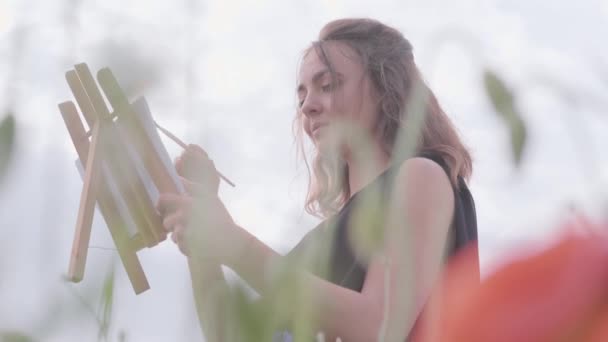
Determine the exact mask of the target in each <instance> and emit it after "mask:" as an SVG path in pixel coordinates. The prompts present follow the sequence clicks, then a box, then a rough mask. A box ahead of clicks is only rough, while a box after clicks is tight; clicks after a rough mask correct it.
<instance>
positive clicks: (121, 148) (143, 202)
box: [59, 64, 183, 294]
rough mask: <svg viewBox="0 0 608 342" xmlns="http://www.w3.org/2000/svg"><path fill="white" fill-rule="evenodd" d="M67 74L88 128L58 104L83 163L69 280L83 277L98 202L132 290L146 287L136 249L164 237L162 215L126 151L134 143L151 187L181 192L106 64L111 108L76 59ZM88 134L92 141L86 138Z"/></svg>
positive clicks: (103, 74)
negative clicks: (130, 230)
mask: <svg viewBox="0 0 608 342" xmlns="http://www.w3.org/2000/svg"><path fill="white" fill-rule="evenodd" d="M66 79H67V82H68V85H69V87H70V89H71V90H72V93H73V94H74V97H75V99H76V102H77V104H78V107H80V110H81V112H82V115H83V117H84V119H85V121H86V123H87V126H88V127H89V129H90V131H88V132H87V131H86V130H85V128H84V124H83V122H82V120H81V119H80V115H79V113H78V111H77V109H76V106H75V105H74V103H73V102H71V101H67V102H63V103H61V104H59V110H60V112H61V114H62V116H63V119H64V121H65V124H66V126H67V128H68V132H69V134H70V137H71V138H72V141H73V143H74V146H75V148H76V151H77V153H78V157H79V158H80V162H81V163H82V165H85V170H84V172H85V174H84V184H83V188H82V194H81V198H80V208H79V211H78V219H77V223H76V233H75V236H74V242H73V245H72V254H71V259H70V265H69V270H68V277H69V279H70V280H71V281H74V282H79V281H80V280H82V278H83V276H84V269H85V263H86V258H87V250H88V247H89V240H90V235H91V224H92V220H93V213H94V212H95V205H96V203H97V204H99V210H100V212H101V214H102V216H103V218H104V220H105V222H106V224H107V226H108V228H109V230H110V233H111V235H112V239H113V240H114V243H115V244H116V248H117V250H118V254H119V255H120V259H121V261H122V263H123V265H124V267H125V270H126V272H127V275H128V277H129V279H130V281H131V284H132V285H133V289H134V290H135V293H136V294H140V293H142V292H144V291H146V290H148V289H149V288H150V285H149V284H148V281H147V279H146V276H145V274H144V272H143V269H142V267H141V264H140V262H139V259H138V258H137V254H136V253H137V251H139V250H141V249H143V248H145V247H152V246H155V245H156V244H158V243H159V242H161V241H163V240H165V239H166V237H167V234H166V232H165V231H164V229H163V227H162V222H161V219H160V216H159V215H158V213H157V212H156V210H155V208H154V203H153V202H152V200H151V198H150V195H149V194H148V192H147V190H146V187H145V185H144V183H143V181H142V179H141V176H140V175H139V174H138V172H137V168H136V165H135V161H134V160H133V158H132V155H130V154H129V152H128V151H129V148H133V149H134V150H135V151H136V153H137V155H139V156H141V161H142V162H143V165H144V167H145V171H147V172H148V173H149V176H150V178H151V179H152V181H153V182H154V186H155V187H156V188H157V189H158V191H160V192H168V193H180V192H181V191H183V190H182V188H180V186H181V184H179V183H178V184H176V183H175V182H174V181H172V178H171V175H170V173H169V170H168V169H167V167H166V165H164V164H163V161H162V160H161V158H160V156H159V155H158V153H157V151H156V150H155V146H154V145H153V143H152V140H151V139H150V136H149V135H148V134H149V133H146V128H145V127H144V124H145V123H144V122H142V120H141V119H139V118H138V115H136V113H135V112H134V109H133V107H132V105H131V104H130V103H129V101H128V99H127V97H126V96H125V94H124V93H123V91H122V90H121V88H120V86H119V85H118V82H117V81H116V79H115V77H114V76H113V75H112V72H111V71H110V70H109V69H108V68H104V69H101V70H100V71H99V72H98V74H97V80H98V82H99V85H100V86H101V89H103V92H104V93H105V96H106V99H107V101H108V102H109V103H110V105H111V106H112V109H113V111H112V112H110V110H109V109H108V107H107V106H106V103H105V101H104V98H103V96H102V94H101V91H100V90H99V88H98V87H97V85H96V83H95V80H94V79H93V76H92V74H91V72H90V70H89V68H88V66H87V65H86V64H78V65H76V66H75V70H70V71H68V72H67V73H66ZM89 138H90V141H89ZM111 182H115V186H114V189H118V192H119V194H120V196H121V197H122V198H123V199H124V204H126V209H127V211H128V216H130V219H131V220H132V222H133V223H134V226H135V227H136V228H137V233H136V234H135V235H134V236H130V235H129V233H128V230H127V229H126V227H127V224H128V222H127V220H128V219H129V217H125V216H126V215H125V214H124V208H123V211H122V213H121V208H120V206H119V204H118V203H117V201H116V197H115V194H113V193H112V191H111V189H112V184H111Z"/></svg>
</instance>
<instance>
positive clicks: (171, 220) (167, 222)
mask: <svg viewBox="0 0 608 342" xmlns="http://www.w3.org/2000/svg"><path fill="white" fill-rule="evenodd" d="M185 223H186V220H185V217H184V212H183V210H181V209H178V210H176V211H175V212H173V213H172V214H169V215H167V216H165V218H164V219H163V228H165V230H166V231H167V232H175V229H176V228H175V227H177V226H178V225H179V226H183V225H184V224H185Z"/></svg>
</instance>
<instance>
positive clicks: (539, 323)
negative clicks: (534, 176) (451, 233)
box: [413, 220, 608, 342]
mask: <svg viewBox="0 0 608 342" xmlns="http://www.w3.org/2000/svg"><path fill="white" fill-rule="evenodd" d="M582 226H583V228H586V230H588V231H589V233H588V234H586V235H574V234H569V235H566V236H564V237H563V238H561V239H560V240H559V241H558V242H557V243H555V244H554V245H552V246H551V247H549V248H546V249H544V250H542V251H540V252H536V253H534V254H532V255H529V256H527V257H523V258H519V259H517V260H515V261H512V262H510V263H508V264H506V265H504V266H503V267H501V268H500V269H498V270H497V271H495V272H494V273H493V274H492V275H490V276H488V277H487V278H486V279H485V280H484V281H482V283H481V285H479V284H476V283H475V282H474V281H473V277H471V274H472V272H473V269H472V268H473V263H472V261H473V260H474V259H473V258H474V257H475V256H476V253H477V251H476V249H477V247H476V246H474V245H472V246H471V247H470V248H468V249H466V250H464V251H462V253H460V254H459V255H458V256H457V257H456V258H454V259H453V260H452V262H450V264H449V266H448V267H447V269H446V272H445V273H444V276H443V278H442V281H441V282H440V285H439V286H438V287H437V289H436V291H435V292H434V294H433V296H432V297H431V299H430V301H429V305H428V307H427V309H426V310H425V312H424V314H423V316H422V317H421V319H420V321H419V322H418V326H417V328H416V330H415V332H414V333H415V336H414V339H413V341H417V342H420V341H423V342H426V341H442V342H452V341H466V342H477V341H479V342H482V341H483V342H486V341H518V342H526V341H530V342H532V341H535V342H543V341H589V342H600V341H608V236H607V235H606V232H608V224H592V223H590V222H587V221H584V220H583V223H582ZM565 228H566V229H567V230H573V231H574V230H577V229H580V225H576V226H575V225H569V226H566V227H565ZM579 231H580V230H579ZM602 234H603V235H602Z"/></svg>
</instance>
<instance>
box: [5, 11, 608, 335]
mask: <svg viewBox="0 0 608 342" xmlns="http://www.w3.org/2000/svg"><path fill="white" fill-rule="evenodd" d="M81 2H83V3H82V4H81V6H80V7H77V10H76V12H75V13H74V12H73V11H68V10H66V5H70V6H71V5H74V4H79V3H81ZM184 2H185V4H183V3H182V2H175V1H173V2H168V1H149V0H146V1H144V0H138V1H124V0H123V1H118V0H106V1H103V2H98V4H94V2H92V1H78V0H71V1H64V2H49V1H42V0H37V1H36V0H13V1H7V0H4V1H2V0H0V108H3V107H4V106H5V105H6V104H7V103H8V99H7V91H5V90H6V89H8V88H9V83H10V84H12V86H13V87H14V89H16V97H15V98H14V100H15V101H16V118H17V125H18V131H17V134H18V145H17V149H16V155H15V158H14V160H13V164H12V168H11V170H10V173H9V175H8V178H7V179H5V183H4V184H1V185H0V231H1V232H2V236H3V238H2V239H1V240H0V303H1V304H0V331H2V330H6V329H11V330H21V331H32V330H33V329H35V328H36V327H39V326H40V325H41V323H40V322H41V321H42V320H45V319H48V318H49V317H51V318H52V319H54V320H53V321H52V322H51V323H50V324H51V328H49V329H50V330H49V334H48V338H47V339H45V340H48V341H68V340H69V341H71V340H74V341H82V340H93V339H96V333H97V331H96V323H95V321H94V320H93V319H92V316H91V315H89V314H88V313H86V312H83V311H82V310H81V309H80V307H81V306H80V304H79V303H78V302H77V300H76V299H75V297H74V295H73V293H74V292H76V293H79V294H80V295H82V296H83V297H86V296H87V294H92V296H97V293H99V289H100V286H101V283H102V277H103V275H104V274H105V273H106V272H107V270H108V269H109V267H110V265H111V262H112V260H114V261H117V259H118V258H117V255H116V254H115V253H114V252H112V251H108V250H103V249H92V250H90V252H89V259H88V264H87V273H86V275H85V280H84V281H83V282H82V283H80V284H78V285H72V284H67V285H66V284H65V283H63V282H62V281H61V280H60V277H61V275H62V274H64V273H65V272H66V270H67V265H68V260H69V253H70V247H71V243H72V237H73V232H74V225H75V222H76V214H77V210H78V201H79V196H80V189H81V186H82V183H81V181H80V178H79V175H78V172H77V170H76V168H75V167H74V164H73V161H74V159H75V157H76V154H75V150H74V148H73V146H72V143H71V141H70V140H69V137H68V135H67V130H66V129H65V126H64V124H63V121H62V119H61V117H60V114H59V111H58V109H57V104H58V103H60V102H63V101H65V100H69V99H71V93H70V92H69V89H68V87H67V83H66V82H65V80H64V78H63V74H64V72H65V71H67V70H68V69H69V68H71V67H72V65H74V64H77V63H80V62H86V63H88V64H89V65H90V66H91V67H92V69H94V70H98V69H99V68H101V67H104V66H110V67H111V68H112V69H113V70H114V71H115V73H116V74H117V76H118V78H119V81H121V82H122V83H123V84H124V85H135V81H137V80H141V79H142V77H144V78H145V79H146V81H147V82H146V83H145V84H144V87H143V88H139V91H138V94H144V95H145V96H146V98H147V100H148V102H149V103H150V106H151V110H152V112H153V115H155V117H156V119H157V121H159V122H160V123H161V124H163V125H164V126H165V127H166V128H168V129H170V130H171V131H173V132H174V133H175V134H176V135H178V136H180V137H182V138H183V139H184V140H186V141H188V142H193V143H198V144H201V145H202V146H203V147H204V148H205V149H206V150H207V151H208V152H209V154H210V155H211V157H212V158H213V159H214V161H215V163H216V165H217V167H218V169H219V170H220V171H221V172H222V173H224V174H225V175H226V176H228V177H229V178H231V179H232V180H233V181H235V182H236V183H237V187H236V188H230V187H228V186H226V185H225V184H222V186H221V188H220V192H221V197H222V198H223V199H224V200H225V202H226V205H227V206H228V208H229V209H230V211H231V212H232V214H233V216H234V217H235V219H236V220H237V222H238V223H239V224H240V225H242V226H244V227H245V228H247V229H248V230H250V231H252V232H253V233H255V234H256V235H257V236H258V237H259V238H260V239H262V240H263V241H265V242H267V243H268V244H269V245H270V246H272V247H273V248H275V249H276V250H278V251H280V252H285V251H287V250H289V248H290V247H291V246H293V245H294V244H295V243H296V242H297V241H298V239H299V238H300V237H301V236H302V235H303V234H304V233H305V232H306V231H307V230H308V229H310V228H312V227H313V226H314V225H315V223H316V220H315V219H313V218H311V217H309V216H308V215H307V214H305V213H304V211H303V209H302V207H303V200H304V191H305V186H306V184H305V181H306V171H305V167H304V165H303V164H301V163H299V164H297V165H299V166H298V167H297V168H296V160H295V149H294V147H293V145H292V136H291V120H292V118H293V113H294V108H295V97H294V92H293V90H294V85H295V75H296V71H297V63H298V60H299V57H300V53H301V51H302V50H303V49H304V48H305V47H306V46H307V45H308V44H309V42H310V41H312V40H314V39H315V37H316V35H317V32H318V30H319V29H320V28H321V27H322V25H323V24H325V23H326V22H328V21H329V20H331V19H335V18H340V17H347V16H369V17H373V18H377V19H379V20H381V21H384V22H386V23H387V24H390V25H393V26H395V27H397V28H398V29H400V30H402V32H403V33H404V34H405V36H406V37H408V39H410V41H411V42H412V43H413V45H414V49H415V50H414V52H415V57H416V59H417V63H418V65H419V67H420V68H421V70H422V72H423V74H424V75H425V77H426V79H427V80H428V82H429V83H430V85H431V88H432V89H433V90H434V91H435V92H436V94H437V96H438V98H439V100H440V102H441V104H442V105H443V107H444V109H445V110H446V111H447V113H448V115H450V116H451V117H452V118H453V120H454V122H455V124H456V126H457V127H458V129H459V131H460V132H461V134H462V136H463V139H464V140H465V142H466V143H467V144H468V146H470V148H471V151H472V153H473V155H474V158H475V164H474V176H473V179H472V181H471V189H472V192H473V195H474V197H475V200H476V203H477V213H478V223H479V235H480V253H481V263H482V272H484V273H485V274H487V273H488V272H490V271H491V270H492V268H493V267H495V266H496V265H498V264H500V263H502V262H504V261H506V260H509V258H510V257H511V255H512V253H513V252H514V251H516V250H519V249H520V248H521V247H523V246H532V245H533V246H537V245H539V244H541V245H542V244H545V243H548V242H550V241H551V240H552V239H555V238H556V237H558V236H559V230H558V229H557V227H558V222H559V221H563V220H565V219H567V218H568V217H569V215H570V214H569V211H568V210H569V209H568V208H570V207H572V206H573V207H576V208H577V209H578V210H580V211H583V212H585V213H587V214H588V215H591V216H593V217H596V218H597V217H600V214H601V211H602V210H603V212H604V213H606V210H607V208H608V153H606V151H605V146H608V134H607V132H608V117H607V116H606V110H605V109H606V108H608V97H607V96H606V95H605V94H606V91H607V90H608V50H607V48H606V46H605V44H603V42H604V40H605V38H604V37H607V36H608V26H607V25H606V22H608V1H606V0H586V1H569V2H561V3H560V4H559V5H558V4H557V3H556V2H555V1H549V0H546V1H545V0H535V1H524V0H521V1H512V0H510V1H481V0H468V1H458V2H455V1H438V0H431V1H428V0H427V1H413V0H410V1H383V0H377V1H374V2H373V5H372V4H370V2H368V1H337V0H336V1H329V0H326V1H321V0H317V1H306V2H302V1H298V2H295V1H279V0H266V1H263V0H259V1H207V2H201V3H200V4H198V2H197V4H196V5H194V6H190V5H189V3H190V2H189V1H184ZM192 2H195V1H192ZM64 3H65V4H64ZM189 6H190V7H189ZM66 19H67V20H66ZM15 42H19V43H20V44H15ZM17 46H20V48H21V50H20V51H21V53H20V54H19V55H18V57H17V58H15V56H14V54H13V52H14V51H15V49H16V47H17ZM484 66H489V67H491V68H493V69H494V70H496V71H497V72H498V73H499V74H500V75H501V76H502V77H503V78H504V80H505V81H506V82H507V83H508V84H509V85H510V86H511V87H512V88H513V89H514V91H515V92H516V94H517V102H518V105H519V106H520V108H521V109H522V113H523V118H524V120H525V121H526V123H527V125H528V128H529V132H530V140H529V145H528V149H527V150H526V154H525V157H524V163H523V165H522V167H521V169H519V170H516V169H514V168H513V167H512V165H511V164H510V155H509V142H508V133H507V131H506V130H505V127H504V125H503V124H502V122H501V121H500V119H499V117H498V116H497V115H495V114H494V112H493V111H492V108H491V106H490V104H489V102H488V100H487V98H486V97H485V95H484V92H483V88H482V86H481V85H482V83H481V71H482V69H483V67H484ZM547 80H548V81H547ZM188 84H190V85H191V86H192V87H191V88H190V89H191V90H190V92H188V91H187V85H188ZM3 115H4V113H2V114H0V117H2V116H3ZM165 143H166V146H167V148H168V149H169V151H170V153H171V155H172V156H176V155H178V153H179V148H178V147H177V146H175V145H174V144H173V143H171V142H170V141H168V140H167V141H166V142H165ZM91 245H92V246H98V247H109V248H111V247H112V241H111V239H110V236H109V234H108V232H107V229H106V227H105V225H104V224H103V221H102V220H99V216H98V217H97V219H96V221H95V225H94V227H93V235H92V239H91ZM139 256H140V259H141V262H142V264H143V267H144V270H145V272H146V274H147V276H148V280H149V282H150V284H151V287H152V288H151V290H150V291H148V292H146V293H144V294H142V295H140V296H135V295H134V293H133V291H132V289H131V286H130V284H129V282H128V279H127V278H126V275H125V273H124V269H123V267H122V265H121V264H120V263H118V262H117V263H116V272H117V275H116V276H117V279H116V286H117V288H116V290H115V307H114V310H115V312H114V321H113V328H112V331H111V334H112V338H113V339H114V338H115V337H116V336H117V333H118V332H119V331H121V330H125V331H126V334H127V338H128V340H129V341H165V340H189V339H192V338H195V337H198V334H199V332H198V327H197V326H196V324H195V322H196V318H195V313H194V307H193V303H192V300H191V292H190V283H189V275H188V273H187V266H186V263H185V260H184V258H183V257H182V256H181V255H180V254H179V252H178V250H177V248H176V247H175V246H174V245H173V244H172V243H171V242H165V243H163V244H161V245H159V246H158V247H155V248H154V249H151V250H144V251H142V252H140V253H139ZM86 298H87V299H85V300H88V301H89V302H90V303H91V305H93V306H95V307H96V306H97V297H86ZM79 310H80V311H79Z"/></svg>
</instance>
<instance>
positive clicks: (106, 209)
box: [59, 101, 150, 294]
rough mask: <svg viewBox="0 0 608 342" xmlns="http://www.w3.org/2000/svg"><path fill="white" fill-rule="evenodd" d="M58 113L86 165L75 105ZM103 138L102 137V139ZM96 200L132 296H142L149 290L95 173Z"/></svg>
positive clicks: (120, 220) (85, 147) (86, 145)
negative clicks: (125, 273)
mask: <svg viewBox="0 0 608 342" xmlns="http://www.w3.org/2000/svg"><path fill="white" fill-rule="evenodd" d="M59 111H60V112H61V115H62V117H63V120H64V121H65V124H66V126H67V128H68V132H69V134H70V137H71V138H72V141H73V142H74V147H75V148H76V152H77V154H78V157H79V158H80V160H81V162H82V163H83V164H84V165H86V164H87V160H88V153H89V141H88V139H82V137H84V136H85V134H86V133H85V129H84V126H83V124H82V121H81V120H80V116H79V114H78V111H77V110H76V106H75V105H74V103H72V102H71V101H67V102H63V103H61V104H59ZM102 139H103V137H102ZM97 201H98V203H99V209H100V212H101V214H102V216H103V218H104V220H105V222H106V224H107V226H108V229H109V230H110V234H111V236H112V239H113V240H114V244H115V245H116V248H117V250H118V254H119V256H120V259H121V261H122V263H123V265H124V267H125V270H126V272H127V275H128V277H129V280H130V281H131V285H132V286H133V290H134V291H135V293H137V294H139V293H142V292H144V291H146V290H148V289H149V288H150V285H149V284H148V280H147V279H146V275H145V274H144V272H143V269H142V267H141V264H140V262H139V259H138V258H137V254H136V252H135V250H134V249H133V248H132V244H133V242H132V241H131V239H130V238H129V235H128V233H127V231H126V229H125V227H126V223H125V221H124V219H123V218H122V217H121V216H120V214H119V211H118V208H117V207H116V205H115V203H114V200H113V198H112V195H111V194H110V193H109V190H108V186H107V180H106V179H105V177H104V176H103V173H99V187H98V191H97Z"/></svg>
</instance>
